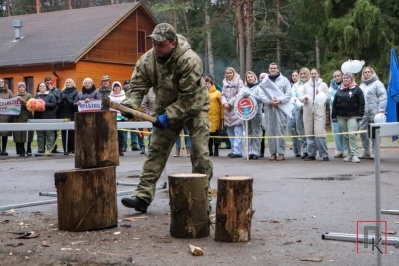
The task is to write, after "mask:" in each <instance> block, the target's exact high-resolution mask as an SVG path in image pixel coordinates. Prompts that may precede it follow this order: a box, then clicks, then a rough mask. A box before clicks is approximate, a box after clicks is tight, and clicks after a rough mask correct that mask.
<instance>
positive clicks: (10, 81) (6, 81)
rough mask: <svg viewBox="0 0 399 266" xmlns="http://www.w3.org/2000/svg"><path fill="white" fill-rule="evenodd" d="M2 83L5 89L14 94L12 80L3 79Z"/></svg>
mask: <svg viewBox="0 0 399 266" xmlns="http://www.w3.org/2000/svg"><path fill="white" fill-rule="evenodd" d="M4 83H5V85H7V88H8V89H10V90H11V91H12V92H13V93H14V79H13V78H5V79H4Z"/></svg>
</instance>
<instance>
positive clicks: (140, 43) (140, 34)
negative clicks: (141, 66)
mask: <svg viewBox="0 0 399 266" xmlns="http://www.w3.org/2000/svg"><path fill="white" fill-rule="evenodd" d="M137 42H138V43H137V47H138V52H139V53H140V54H144V53H145V32H144V31H138V36H137Z"/></svg>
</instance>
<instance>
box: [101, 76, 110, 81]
mask: <svg viewBox="0 0 399 266" xmlns="http://www.w3.org/2000/svg"><path fill="white" fill-rule="evenodd" d="M104 80H110V78H109V76H108V75H104V76H103V77H102V78H101V81H104Z"/></svg>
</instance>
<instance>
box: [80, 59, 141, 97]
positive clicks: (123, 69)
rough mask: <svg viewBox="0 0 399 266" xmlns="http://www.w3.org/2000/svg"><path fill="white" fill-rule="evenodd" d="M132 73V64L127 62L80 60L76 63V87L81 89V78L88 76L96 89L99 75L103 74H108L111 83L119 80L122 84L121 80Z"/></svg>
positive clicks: (99, 80)
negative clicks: (113, 62) (112, 62)
mask: <svg viewBox="0 0 399 266" xmlns="http://www.w3.org/2000/svg"><path fill="white" fill-rule="evenodd" d="M132 73H133V66H132V65H129V64H111V63H101V62H90V61H86V60H81V61H79V62H78V63H77V64H76V75H75V76H76V80H77V84H76V86H77V87H76V88H77V89H78V90H79V91H81V89H82V83H83V79H85V78H86V77H89V78H91V79H93V81H94V85H95V86H96V88H97V89H98V88H99V87H100V86H101V77H102V76H103V75H109V77H110V78H111V85H112V82H114V81H119V82H121V83H122V85H123V81H124V80H125V79H130V78H131V76H132Z"/></svg>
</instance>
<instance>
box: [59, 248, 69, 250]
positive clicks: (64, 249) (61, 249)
mask: <svg viewBox="0 0 399 266" xmlns="http://www.w3.org/2000/svg"><path fill="white" fill-rule="evenodd" d="M61 250H72V248H61Z"/></svg>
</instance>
